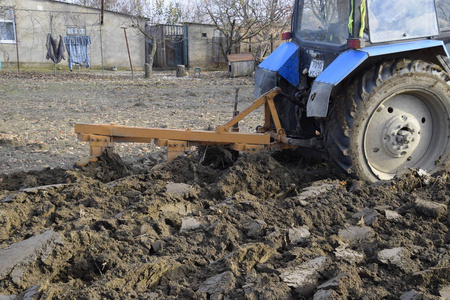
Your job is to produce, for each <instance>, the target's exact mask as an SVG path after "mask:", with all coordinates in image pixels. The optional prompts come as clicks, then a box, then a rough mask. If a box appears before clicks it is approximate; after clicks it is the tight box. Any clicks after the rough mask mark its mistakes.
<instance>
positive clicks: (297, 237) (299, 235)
mask: <svg viewBox="0 0 450 300" xmlns="http://www.w3.org/2000/svg"><path fill="white" fill-rule="evenodd" d="M310 236H311V233H310V232H309V229H308V226H306V225H303V226H301V227H297V228H290V229H289V231H288V238H289V241H290V242H291V243H293V244H297V243H301V242H303V241H305V240H306V239H307V238H309V237H310Z"/></svg>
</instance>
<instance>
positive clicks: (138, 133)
mask: <svg viewBox="0 0 450 300" xmlns="http://www.w3.org/2000/svg"><path fill="white" fill-rule="evenodd" d="M280 93H281V89H280V88H274V89H272V90H271V91H269V92H267V93H265V94H264V95H262V96H261V97H259V98H258V99H257V100H255V101H254V102H253V104H252V105H250V106H249V107H248V108H246V109H245V110H243V111H242V112H240V113H239V114H237V115H236V116H235V117H233V118H232V119H231V120H230V121H228V122H227V123H226V124H224V125H221V126H217V127H216V129H215V130H214V131H211V130H210V131H207V130H192V129H186V130H179V129H165V128H144V127H132V126H121V125H109V124H81V123H79V124H75V132H76V133H77V135H78V139H79V140H80V141H84V142H89V145H90V156H94V157H96V156H100V155H101V153H102V152H103V151H104V150H105V148H107V147H114V143H124V142H128V143H131V142H134V143H151V142H152V141H153V142H154V143H155V144H156V145H157V146H160V147H165V148H166V149H167V157H168V160H169V161H170V160H173V159H174V158H176V157H177V156H179V155H181V154H182V153H184V152H187V151H190V150H191V149H192V147H197V146H204V145H225V146H228V147H229V148H230V149H232V150H235V151H239V152H245V153H254V152H258V151H263V150H265V151H269V150H283V149H293V148H295V147H298V146H313V145H314V146H315V147H320V145H321V143H320V141H319V140H300V139H293V138H289V137H287V135H286V132H285V131H284V129H283V128H282V127H281V123H280V119H279V117H278V113H277V110H276V108H275V104H274V98H275V97H276V96H277V95H279V94H280ZM261 106H264V125H262V126H259V127H258V128H257V130H256V131H257V132H255V133H242V132H239V127H238V126H237V125H238V124H239V121H241V120H242V119H244V118H245V117H246V116H247V115H248V114H250V113H251V112H253V111H255V110H256V109H258V108H260V107H261Z"/></svg>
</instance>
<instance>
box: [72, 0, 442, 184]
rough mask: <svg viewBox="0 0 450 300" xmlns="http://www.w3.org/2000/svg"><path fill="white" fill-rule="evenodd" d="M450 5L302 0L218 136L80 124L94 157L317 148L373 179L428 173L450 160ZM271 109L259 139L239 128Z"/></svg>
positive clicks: (425, 0) (418, 0) (420, 0)
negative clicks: (117, 148) (285, 36)
mask: <svg viewBox="0 0 450 300" xmlns="http://www.w3.org/2000/svg"><path fill="white" fill-rule="evenodd" d="M448 29H450V0H436V2H435V1H434V0H396V1H386V0H296V1H295V6H294V15H293V22H292V32H291V33H290V38H291V41H289V42H286V43H284V44H282V45H281V46H280V47H278V48H277V49H276V50H275V51H274V52H273V53H272V54H271V55H270V56H269V57H268V58H267V59H266V60H264V61H263V62H262V63H261V64H260V65H259V68H258V69H257V70H256V73H255V98H257V100H255V102H254V103H253V104H252V105H251V106H250V107H248V108H247V109H245V110H244V111H241V112H237V111H236V109H235V114H234V115H235V117H234V118H233V119H232V120H230V121H229V122H227V123H226V124H224V125H221V126H217V128H216V129H215V131H201V130H191V129H189V130H184V131H180V130H176V129H173V130H172V129H158V128H134V127H130V126H119V125H110V124H103V125H102V124H75V132H76V133H77V134H78V138H79V139H80V140H82V141H89V143H90V155H91V156H99V155H100V154H101V153H102V151H103V150H104V149H105V148H107V147H112V145H113V144H114V143H116V142H141V143H142V142H144V143H148V142H151V141H153V142H154V143H156V144H157V145H158V146H162V147H166V148H167V155H168V159H169V160H170V159H174V158H175V157H177V156H178V155H180V154H182V153H183V152H184V151H189V150H190V149H191V148H192V147H193V146H200V145H211V144H219V145H228V146H229V147H230V148H231V149H232V150H235V151H239V152H256V151H261V150H266V149H267V150H270V149H286V148H294V147H299V146H300V147H312V148H315V149H317V150H319V151H317V152H318V153H325V154H326V155H328V157H329V158H330V159H331V160H332V161H333V162H334V163H335V164H336V165H337V166H339V167H340V168H341V169H342V170H344V171H345V172H347V173H348V174H350V175H352V176H354V177H357V178H360V179H361V180H364V181H368V182H375V181H378V180H383V179H390V178H392V177H393V176H395V175H396V174H398V173H399V172H401V171H403V170H408V169H423V170H425V171H428V172H430V173H432V172H435V171H437V170H438V169H439V168H440V167H442V166H443V165H445V163H446V161H447V160H448V158H449V154H450V147H449V143H450V139H449V136H450V75H449V74H450V60H449V53H448V52H449V49H448V45H449V41H450V30H448ZM262 105H264V107H265V110H264V111H265V114H264V115H265V119H264V125H263V126H261V127H259V128H258V130H257V133H241V132H239V128H238V126H237V125H238V122H239V121H240V120H242V119H243V118H244V117H245V116H247V115H248V114H249V113H250V112H251V111H253V110H255V109H257V108H258V107H260V106H262Z"/></svg>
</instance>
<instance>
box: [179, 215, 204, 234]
mask: <svg viewBox="0 0 450 300" xmlns="http://www.w3.org/2000/svg"><path fill="white" fill-rule="evenodd" d="M201 226H202V223H201V222H200V221H199V220H198V219H197V218H194V217H186V218H181V228H180V232H185V231H190V230H195V229H197V228H200V227H201Z"/></svg>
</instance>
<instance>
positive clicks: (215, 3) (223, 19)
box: [203, 0, 289, 57]
mask: <svg viewBox="0 0 450 300" xmlns="http://www.w3.org/2000/svg"><path fill="white" fill-rule="evenodd" d="M203 1H204V9H205V11H206V13H207V15H208V16H209V17H210V18H211V21H212V22H213V23H214V24H215V25H216V27H217V29H218V30H219V31H220V32H221V34H222V35H223V37H224V43H221V50H222V53H223V55H224V56H225V57H226V55H228V54H231V53H232V52H233V49H235V48H237V47H238V46H239V44H240V43H241V42H243V41H245V40H250V39H252V38H254V37H256V36H258V35H259V34H261V33H262V32H263V31H265V30H267V29H268V28H274V27H276V26H277V25H276V24H278V21H280V20H283V19H285V18H286V16H287V15H288V14H289V10H287V9H286V7H285V6H284V5H283V4H284V3H286V1H282V0H203Z"/></svg>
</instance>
